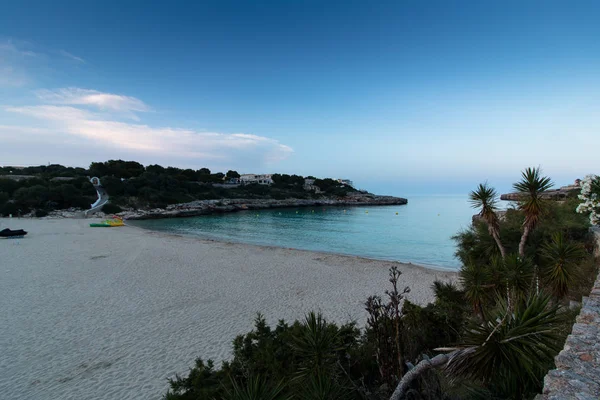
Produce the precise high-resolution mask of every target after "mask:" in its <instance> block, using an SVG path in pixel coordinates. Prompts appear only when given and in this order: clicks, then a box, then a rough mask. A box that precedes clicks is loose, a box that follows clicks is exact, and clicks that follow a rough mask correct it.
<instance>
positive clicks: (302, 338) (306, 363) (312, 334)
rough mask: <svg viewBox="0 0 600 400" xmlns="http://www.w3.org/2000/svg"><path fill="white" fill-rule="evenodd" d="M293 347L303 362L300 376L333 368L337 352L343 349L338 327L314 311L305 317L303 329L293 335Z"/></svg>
mask: <svg viewBox="0 0 600 400" xmlns="http://www.w3.org/2000/svg"><path fill="white" fill-rule="evenodd" d="M292 347H293V349H294V351H295V352H296V353H297V354H298V355H299V356H300V357H301V359H302V362H303V366H302V367H301V368H300V374H299V376H306V375H308V374H310V373H313V372H315V371H323V370H327V369H329V368H331V367H332V366H333V365H335V361H336V353H337V352H338V351H340V350H342V349H343V346H342V344H341V338H340V335H339V330H338V329H337V327H335V326H332V325H330V324H328V323H327V321H326V320H325V319H324V318H323V316H322V315H321V314H320V313H319V314H315V313H314V312H311V313H309V314H308V315H306V317H305V318H304V323H303V324H302V330H301V331H300V333H299V334H298V335H296V336H294V337H293V343H292Z"/></svg>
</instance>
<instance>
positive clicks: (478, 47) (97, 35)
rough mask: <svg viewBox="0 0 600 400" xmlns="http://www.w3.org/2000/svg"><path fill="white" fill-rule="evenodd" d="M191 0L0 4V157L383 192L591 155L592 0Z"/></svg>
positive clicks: (595, 46)
mask: <svg viewBox="0 0 600 400" xmlns="http://www.w3.org/2000/svg"><path fill="white" fill-rule="evenodd" d="M188 3H192V2H164V3H163V4H152V2H110V1H104V2H87V1H77V2H60V1H57V2H47V1H40V2H29V1H19V2H14V1H3V2H0V141H1V143H2V145H1V146H0V164H40V163H42V164H45V163H48V162H51V163H62V164H66V165H81V166H86V165H88V164H89V163H90V162H91V161H99V160H106V159H110V158H124V159H133V160H138V161H141V162H143V163H145V164H149V163H161V164H165V165H173V166H180V167H192V168H200V167H203V166H208V167H209V168H211V169H213V170H227V169H230V168H232V169H236V170H238V171H240V172H256V173H263V172H284V173H298V174H304V175H309V174H310V175H317V176H333V177H348V178H351V179H353V180H354V181H355V182H356V183H357V184H358V185H359V186H360V187H363V188H366V189H370V190H374V191H378V192H386V193H391V194H416V193H465V192H466V191H468V190H469V189H470V188H472V187H474V186H475V184H476V183H478V182H480V181H484V180H489V181H490V183H492V184H494V185H496V186H497V187H499V189H500V190H506V189H508V187H509V183H510V182H512V181H514V180H516V179H517V178H518V175H519V171H520V170H521V169H523V168H524V167H526V166H537V165H541V166H542V168H543V169H544V171H545V172H546V173H547V174H549V175H551V176H552V177H553V178H554V180H555V181H556V183H558V184H564V183H568V182H570V181H572V180H573V179H574V178H576V177H582V176H583V175H585V174H587V173H591V172H596V173H597V172H598V171H597V168H598V165H599V164H598V161H597V159H598V153H599V148H600V132H599V129H600V73H598V71H600V40H598V38H599V37H600V24H598V21H599V20H600V3H599V2H591V1H590V2H579V1H573V2H555V1H530V2H487V1H473V2H454V1H453V2H448V1H443V2H417V1H393V2H385V1H382V2H376V3H374V4H369V2H364V1H360V2H359V1H344V2H322V1H314V2H313V1H302V2H300V1H297V2H288V1H277V2H233V1H215V2H195V3H196V4H188ZM595 169H596V170H595Z"/></svg>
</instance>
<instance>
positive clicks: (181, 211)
mask: <svg viewBox="0 0 600 400" xmlns="http://www.w3.org/2000/svg"><path fill="white" fill-rule="evenodd" d="M406 204H408V200H407V199H405V198H402V197H394V196H381V195H373V194H361V195H354V196H348V197H345V198H339V199H295V198H289V199H282V200H276V199H220V200H196V201H192V202H189V203H179V204H172V205H169V206H167V207H166V208H155V209H144V210H142V209H138V210H129V211H124V212H121V213H118V214H117V215H119V216H121V217H123V219H129V220H144V219H164V218H185V217H198V216H202V215H211V214H224V213H231V212H238V211H245V210H264V209H273V210H274V209H289V208H305V207H360V206H370V207H376V206H392V205H406Z"/></svg>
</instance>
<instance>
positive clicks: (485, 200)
mask: <svg viewBox="0 0 600 400" xmlns="http://www.w3.org/2000/svg"><path fill="white" fill-rule="evenodd" d="M497 197H498V193H497V192H496V190H495V189H494V188H492V187H490V186H488V184H487V182H486V183H480V184H479V186H477V189H475V190H473V191H471V193H469V201H470V203H471V207H473V208H478V209H480V211H479V216H480V217H481V218H482V219H483V220H485V221H486V222H487V223H488V224H489V225H492V226H494V227H495V226H497V225H498V216H497V215H496V211H497V210H498V207H497V204H498V199H497Z"/></svg>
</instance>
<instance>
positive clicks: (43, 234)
mask: <svg viewBox="0 0 600 400" xmlns="http://www.w3.org/2000/svg"><path fill="white" fill-rule="evenodd" d="M90 222H94V221H93V220H76V219H56V220H33V219H31V220H30V219H21V220H17V219H12V220H9V219H6V218H4V219H0V229H3V228H5V227H9V228H12V229H16V228H23V229H25V230H26V231H29V235H27V237H26V238H24V239H17V240H0V274H1V278H0V313H1V318H0V320H1V321H2V323H1V324H0V349H1V351H0V353H1V354H2V356H1V357H0V393H2V397H5V398H7V399H17V398H23V399H35V400H37V399H77V400H81V399H86V400H96V399H122V400H125V399H160V398H161V397H162V396H163V395H164V393H165V391H166V389H167V382H166V378H167V377H171V376H173V375H174V374H175V373H180V374H181V373H186V372H187V371H188V368H189V367H191V366H192V363H193V361H194V359H195V358H197V357H202V358H204V359H208V358H212V359H214V360H215V361H221V360H224V359H227V358H228V357H229V356H230V350H231V345H230V344H231V341H232V339H233V338H234V337H235V336H236V335H238V334H241V333H245V332H247V331H248V330H250V329H251V328H252V324H253V320H254V318H255V316H256V313H257V312H262V313H263V314H264V315H265V316H266V318H267V321H269V322H270V323H275V322H276V321H277V320H279V319H282V318H283V319H286V320H290V321H291V320H293V319H296V318H301V317H302V316H303V315H304V314H305V313H306V312H308V311H311V310H316V311H321V312H322V313H323V314H324V315H325V317H326V318H327V319H329V320H332V321H336V322H347V321H353V320H355V321H357V322H358V323H359V325H360V326H363V325H364V323H365V320H366V315H365V311H364V307H363V303H364V301H365V300H366V298H367V296H369V295H371V294H383V291H384V290H385V289H387V288H388V269H389V267H390V266H392V265H398V266H399V268H400V269H401V270H402V271H403V275H402V279H401V281H402V283H401V285H402V286H404V285H407V286H409V287H410V288H411V292H410V294H409V295H408V298H409V299H410V300H411V301H415V302H417V303H421V304H423V303H426V302H427V301H429V300H431V299H432V291H431V288H430V286H431V283H432V282H433V281H434V280H435V279H439V280H444V281H448V280H454V279H455V274H454V273H452V272H445V271H438V270H433V269H425V268H422V267H419V266H415V265H408V264H399V263H393V262H386V261H376V260H369V259H362V258H358V257H349V256H340V255H333V254H325V253H316V252H309V251H300V250H292V249H284V248H274V247H260V246H252V245H245V244H237V243H236V244H234V243H223V242H214V241H206V240H199V239H196V238H191V237H180V236H174V235H166V234H163V233H157V232H152V231H146V230H142V229H139V228H135V227H122V228H90V227H89V226H88V224H89V223H90Z"/></svg>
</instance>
